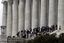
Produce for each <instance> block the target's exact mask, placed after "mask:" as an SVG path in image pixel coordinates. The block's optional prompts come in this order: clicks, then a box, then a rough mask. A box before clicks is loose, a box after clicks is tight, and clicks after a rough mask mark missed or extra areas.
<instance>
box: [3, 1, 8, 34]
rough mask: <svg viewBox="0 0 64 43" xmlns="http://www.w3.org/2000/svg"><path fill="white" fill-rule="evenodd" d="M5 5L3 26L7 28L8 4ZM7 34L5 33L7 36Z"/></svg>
mask: <svg viewBox="0 0 64 43" xmlns="http://www.w3.org/2000/svg"><path fill="white" fill-rule="evenodd" d="M2 3H3V17H2V26H7V2H2ZM6 33H7V32H5V34H6Z"/></svg>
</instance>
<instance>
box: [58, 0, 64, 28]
mask: <svg viewBox="0 0 64 43" xmlns="http://www.w3.org/2000/svg"><path fill="white" fill-rule="evenodd" d="M59 27H61V29H64V0H58V29H59Z"/></svg>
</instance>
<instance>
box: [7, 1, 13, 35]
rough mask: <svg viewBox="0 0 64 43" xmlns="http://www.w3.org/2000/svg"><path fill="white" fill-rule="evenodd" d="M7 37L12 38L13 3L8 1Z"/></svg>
mask: <svg viewBox="0 0 64 43" xmlns="http://www.w3.org/2000/svg"><path fill="white" fill-rule="evenodd" d="M7 13H8V14H7V36H12V1H11V0H9V1H8V12H7Z"/></svg>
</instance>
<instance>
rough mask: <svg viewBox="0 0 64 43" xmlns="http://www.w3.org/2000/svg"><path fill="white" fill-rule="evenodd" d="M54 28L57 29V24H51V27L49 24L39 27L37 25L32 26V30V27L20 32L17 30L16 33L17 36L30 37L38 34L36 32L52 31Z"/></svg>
mask: <svg viewBox="0 0 64 43" xmlns="http://www.w3.org/2000/svg"><path fill="white" fill-rule="evenodd" d="M54 30H57V25H56V26H54V25H52V26H51V27H49V26H46V27H45V26H42V27H41V28H40V27H38V28H34V29H33V30H32V29H29V30H21V31H20V32H18V33H17V34H16V35H17V37H21V38H29V37H32V36H34V35H36V36H37V35H38V34H42V35H43V34H45V33H46V32H53V31H54Z"/></svg>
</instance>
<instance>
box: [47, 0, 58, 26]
mask: <svg viewBox="0 0 64 43" xmlns="http://www.w3.org/2000/svg"><path fill="white" fill-rule="evenodd" d="M56 9H57V0H49V20H48V22H49V27H51V26H52V25H57V13H58V12H57V10H56Z"/></svg>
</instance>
